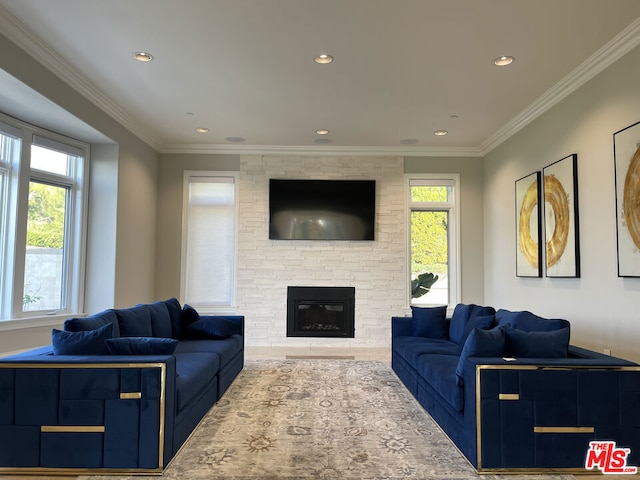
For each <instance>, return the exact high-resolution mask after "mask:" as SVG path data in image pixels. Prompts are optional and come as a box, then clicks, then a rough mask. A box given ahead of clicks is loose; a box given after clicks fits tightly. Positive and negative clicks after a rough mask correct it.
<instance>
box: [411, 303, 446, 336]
mask: <svg viewBox="0 0 640 480" xmlns="http://www.w3.org/2000/svg"><path fill="white" fill-rule="evenodd" d="M411 316H412V317H413V319H412V321H411V325H412V329H413V331H412V336H414V337H426V338H447V306H446V305H443V306H441V307H427V308H424V307H411Z"/></svg>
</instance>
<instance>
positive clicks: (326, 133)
mask: <svg viewBox="0 0 640 480" xmlns="http://www.w3.org/2000/svg"><path fill="white" fill-rule="evenodd" d="M316 133H317V134H318V135H328V134H329V130H327V129H326V128H319V129H318V130H316Z"/></svg>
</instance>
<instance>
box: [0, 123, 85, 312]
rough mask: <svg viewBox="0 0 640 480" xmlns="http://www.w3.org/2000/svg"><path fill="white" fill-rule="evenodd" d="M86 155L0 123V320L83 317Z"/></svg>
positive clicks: (81, 148)
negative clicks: (77, 314)
mask: <svg viewBox="0 0 640 480" xmlns="http://www.w3.org/2000/svg"><path fill="white" fill-rule="evenodd" d="M2 119H3V120H5V117H2ZM10 122H11V123H10ZM87 153H88V146H87V145H85V144H82V143H80V142H77V141H75V140H71V139H68V138H65V137H62V136H59V135H56V134H53V133H51V132H46V131H44V130H41V129H39V128H37V127H34V126H32V125H28V124H25V123H22V122H19V121H16V120H13V119H9V118H8V117H6V123H0V155H1V157H0V199H1V200H2V208H1V210H0V220H1V221H2V223H1V225H0V234H1V235H0V264H1V266H2V275H1V278H0V293H1V295H0V319H3V320H8V319H19V318H26V317H41V316H44V315H52V314H58V313H60V314H64V313H72V312H78V311H80V310H81V309H82V298H83V277H84V275H83V273H82V272H83V270H82V269H83V258H84V232H85V223H86V222H85V218H84V205H85V203H86V202H85V201H84V198H85V195H86V188H84V178H85V168H86V158H87V156H88V155H87Z"/></svg>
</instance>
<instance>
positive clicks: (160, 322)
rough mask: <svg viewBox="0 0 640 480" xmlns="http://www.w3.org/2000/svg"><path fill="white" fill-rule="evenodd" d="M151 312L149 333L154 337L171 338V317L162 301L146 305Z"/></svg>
mask: <svg viewBox="0 0 640 480" xmlns="http://www.w3.org/2000/svg"><path fill="white" fill-rule="evenodd" d="M148 307H149V310H150V313H151V334H152V336H154V337H163V338H171V336H172V334H173V331H172V328H171V317H170V316H169V310H167V305H166V304H165V303H164V302H154V303H150V304H149V305H148Z"/></svg>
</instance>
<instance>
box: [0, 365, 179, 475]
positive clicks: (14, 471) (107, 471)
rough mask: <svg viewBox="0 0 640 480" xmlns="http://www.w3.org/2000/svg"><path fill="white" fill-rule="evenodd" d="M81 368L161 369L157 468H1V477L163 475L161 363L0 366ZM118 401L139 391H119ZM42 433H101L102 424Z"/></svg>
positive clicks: (56, 428) (136, 395) (163, 380)
mask: <svg viewBox="0 0 640 480" xmlns="http://www.w3.org/2000/svg"><path fill="white" fill-rule="evenodd" d="M3 368H13V369H19V368H24V369H32V368H35V369H56V368H58V369H65V368H67V369H83V368H96V369H107V368H139V369H142V368H159V369H160V397H159V398H158V402H159V411H160V415H159V416H160V418H159V421H160V429H159V430H160V431H159V432H158V435H159V437H158V467H157V468H150V469H144V468H124V469H117V468H49V467H0V474H4V475H54V476H64V475H88V474H91V475H162V472H163V466H162V464H163V462H164V419H165V401H166V391H165V390H166V386H167V365H166V364H165V363H162V362H150V363H20V362H16V363H0V369H3ZM120 398H121V399H140V398H142V392H122V393H120ZM40 431H41V432H55V433H65V432H67V433H71V432H74V433H103V432H104V431H105V427H104V426H102V425H42V426H41V427H40Z"/></svg>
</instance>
